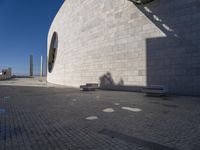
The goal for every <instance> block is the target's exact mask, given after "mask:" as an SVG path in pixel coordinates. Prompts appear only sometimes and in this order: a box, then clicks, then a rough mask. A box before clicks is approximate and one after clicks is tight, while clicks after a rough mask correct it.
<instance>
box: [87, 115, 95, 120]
mask: <svg viewBox="0 0 200 150" xmlns="http://www.w3.org/2000/svg"><path fill="white" fill-rule="evenodd" d="M85 119H86V120H97V119H98V117H97V116H89V117H87V118H85Z"/></svg>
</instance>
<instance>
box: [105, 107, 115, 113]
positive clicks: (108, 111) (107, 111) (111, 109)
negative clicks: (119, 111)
mask: <svg viewBox="0 0 200 150" xmlns="http://www.w3.org/2000/svg"><path fill="white" fill-rule="evenodd" d="M114 111H115V110H114V109H113V108H106V109H104V110H103V112H106V113H112V112H114Z"/></svg>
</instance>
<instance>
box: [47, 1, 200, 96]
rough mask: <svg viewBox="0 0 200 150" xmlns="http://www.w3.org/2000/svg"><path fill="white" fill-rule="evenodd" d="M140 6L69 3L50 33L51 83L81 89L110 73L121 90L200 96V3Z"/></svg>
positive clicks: (118, 2)
mask: <svg viewBox="0 0 200 150" xmlns="http://www.w3.org/2000/svg"><path fill="white" fill-rule="evenodd" d="M131 1H132V2H131ZM133 1H135V3H133ZM150 1H152V0H150ZM145 2H149V1H148V0H145ZM137 3H138V4H137ZM139 3H141V1H139V0H105V1H98V0H77V1H75V0H67V1H65V2H64V3H63V5H62V7H61V8H60V10H59V12H58V13H57V15H56V17H55V19H54V21H53V23H52V25H51V28H50V30H49V35H48V54H47V55H48V69H47V81H48V82H52V83H56V84H62V85H66V86H71V87H79V86H80V85H81V84H85V83H97V82H101V81H100V79H102V77H106V76H107V74H108V75H109V79H111V81H112V82H108V81H107V79H106V80H105V79H104V80H103V81H106V83H112V84H113V85H118V84H119V85H120V87H123V86H124V87H126V86H128V87H130V88H131V87H132V88H133V89H134V87H136V88H137V87H140V86H148V85H163V86H166V87H168V89H169V92H170V93H176V94H188V95H200V44H199V41H200V2H199V1H197V0H196V1H195V0H192V1H190V0H188V1H180V0H171V1H167V0H154V1H152V2H150V3H147V4H142V5H140V4H139ZM101 84H102V83H100V85H101ZM108 86H109V85H108Z"/></svg>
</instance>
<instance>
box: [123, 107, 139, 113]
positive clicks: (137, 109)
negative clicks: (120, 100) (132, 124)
mask: <svg viewBox="0 0 200 150" xmlns="http://www.w3.org/2000/svg"><path fill="white" fill-rule="evenodd" d="M122 109H124V110H129V111H133V112H140V111H142V109H140V108H131V107H122Z"/></svg>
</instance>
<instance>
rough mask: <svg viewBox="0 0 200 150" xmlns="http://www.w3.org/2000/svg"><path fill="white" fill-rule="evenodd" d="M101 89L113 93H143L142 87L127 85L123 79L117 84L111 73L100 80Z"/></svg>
mask: <svg viewBox="0 0 200 150" xmlns="http://www.w3.org/2000/svg"><path fill="white" fill-rule="evenodd" d="M99 80H100V89H102V90H113V91H130V92H141V89H142V88H143V87H142V86H134V85H133V86H132V85H125V83H124V80H123V78H120V80H119V82H117V83H116V82H115V81H114V79H113V77H112V74H111V73H110V72H107V73H105V74H104V75H102V76H101V77H100V78H99Z"/></svg>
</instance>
